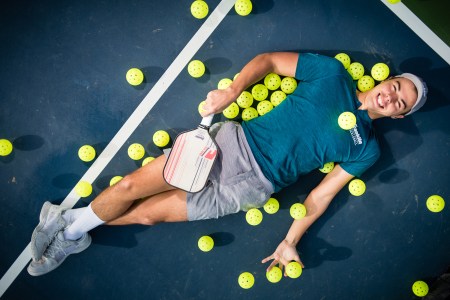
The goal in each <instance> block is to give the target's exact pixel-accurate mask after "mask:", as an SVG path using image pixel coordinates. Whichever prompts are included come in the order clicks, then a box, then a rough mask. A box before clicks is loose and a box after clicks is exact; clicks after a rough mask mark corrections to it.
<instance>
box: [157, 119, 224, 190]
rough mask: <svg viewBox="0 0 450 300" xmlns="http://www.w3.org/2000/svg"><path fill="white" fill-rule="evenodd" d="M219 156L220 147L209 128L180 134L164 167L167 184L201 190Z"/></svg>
mask: <svg viewBox="0 0 450 300" xmlns="http://www.w3.org/2000/svg"><path fill="white" fill-rule="evenodd" d="M216 157H217V146H216V144H215V143H214V140H213V139H212V138H211V136H210V135H209V133H208V129H206V128H202V127H199V128H197V129H194V130H191V131H187V132H184V133H181V134H179V135H178V136H177V138H176V140H175V143H174V144H173V147H172V151H171V152H170V154H169V157H168V159H167V161H166V165H165V166H164V171H163V177H164V179H165V180H166V182H167V183H168V184H170V185H172V186H174V187H176V188H179V189H182V190H185V191H186V192H190V193H196V192H199V191H201V190H202V189H203V188H204V187H205V185H206V182H207V180H208V175H209V173H210V172H211V168H212V166H213V164H214V161H215V160H216Z"/></svg>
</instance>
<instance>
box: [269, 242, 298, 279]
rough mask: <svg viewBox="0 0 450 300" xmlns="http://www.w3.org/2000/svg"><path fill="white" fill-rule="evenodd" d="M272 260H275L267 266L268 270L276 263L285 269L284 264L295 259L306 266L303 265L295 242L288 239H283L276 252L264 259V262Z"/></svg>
mask: <svg viewBox="0 0 450 300" xmlns="http://www.w3.org/2000/svg"><path fill="white" fill-rule="evenodd" d="M270 260H273V261H272V263H271V264H270V266H269V267H268V268H267V272H269V271H270V270H271V269H272V268H273V267H274V266H275V265H276V264H278V263H279V264H280V269H281V270H283V266H284V267H286V266H287V265H288V263H290V262H291V261H293V260H295V261H296V262H298V263H299V264H300V265H301V266H302V268H304V267H305V266H304V265H303V263H302V261H301V260H300V257H299V256H298V253H297V249H296V248H295V245H294V244H290V243H289V242H288V241H286V240H283V241H282V242H281V243H280V245H278V247H277V249H276V250H275V252H274V253H273V254H272V255H271V256H269V257H266V258H264V259H263V260H262V263H263V264H264V263H266V262H268V261H270ZM284 276H287V274H286V268H285V271H284Z"/></svg>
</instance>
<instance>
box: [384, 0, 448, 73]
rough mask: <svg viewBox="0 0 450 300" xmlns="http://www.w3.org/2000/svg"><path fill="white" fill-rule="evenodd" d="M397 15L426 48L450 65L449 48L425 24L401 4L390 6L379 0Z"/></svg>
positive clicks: (386, 2) (385, 0)
mask: <svg viewBox="0 0 450 300" xmlns="http://www.w3.org/2000/svg"><path fill="white" fill-rule="evenodd" d="M381 2H383V3H384V4H386V6H387V7H388V8H389V9H390V10H391V11H392V12H393V13H394V14H396V15H397V17H399V18H400V20H402V21H403V22H404V23H405V24H406V25H408V27H409V28H410V29H411V30H412V31H414V32H415V33H416V34H417V35H418V36H419V37H420V38H421V39H422V40H423V41H424V42H425V43H427V44H428V46H430V47H431V49H433V50H434V51H435V52H436V53H437V54H438V55H439V56H440V57H442V59H443V60H445V61H446V62H447V63H448V64H449V65H450V47H449V46H448V45H447V44H446V43H444V42H443V41H442V40H441V39H440V38H439V37H438V36H437V35H436V34H435V33H434V32H433V31H431V29H430V28H428V26H427V25H425V23H423V22H422V21H421V20H420V19H419V18H418V17H417V16H416V15H415V14H413V13H412V12H411V11H410V10H409V8H408V7H406V5H405V4H403V3H402V2H399V3H395V4H391V3H389V2H388V1H387V0H381Z"/></svg>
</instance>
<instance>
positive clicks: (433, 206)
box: [427, 195, 445, 212]
mask: <svg viewBox="0 0 450 300" xmlns="http://www.w3.org/2000/svg"><path fill="white" fill-rule="evenodd" d="M444 207H445V201H444V198H442V197H441V196H439V195H432V196H430V197H428V199H427V208H428V209H429V210H430V211H432V212H440V211H442V210H443V209H444Z"/></svg>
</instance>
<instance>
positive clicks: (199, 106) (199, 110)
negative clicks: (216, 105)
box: [198, 100, 206, 115]
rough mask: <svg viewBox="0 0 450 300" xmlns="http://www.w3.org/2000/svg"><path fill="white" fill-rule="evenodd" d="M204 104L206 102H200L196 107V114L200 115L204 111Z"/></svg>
mask: <svg viewBox="0 0 450 300" xmlns="http://www.w3.org/2000/svg"><path fill="white" fill-rule="evenodd" d="M205 104H206V100H204V101H202V102H200V104H199V105H198V113H199V114H200V115H201V114H202V112H204V111H205V110H204V109H203V106H205Z"/></svg>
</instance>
